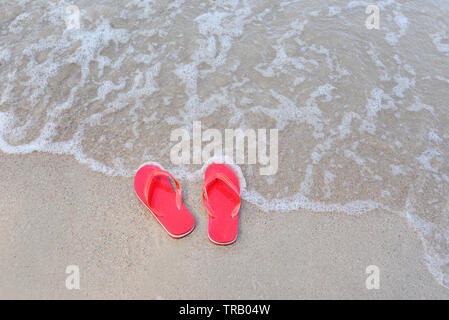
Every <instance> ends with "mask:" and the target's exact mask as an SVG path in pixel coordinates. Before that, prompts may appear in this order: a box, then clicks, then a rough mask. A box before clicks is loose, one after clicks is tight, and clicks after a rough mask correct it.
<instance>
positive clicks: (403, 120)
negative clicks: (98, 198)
mask: <svg viewBox="0 0 449 320" xmlns="http://www.w3.org/2000/svg"><path fill="white" fill-rule="evenodd" d="M73 4H74V5H76V6H77V7H78V8H79V9H80V28H79V29H68V28H67V26H66V22H65V20H64V19H65V18H66V17H67V12H66V8H67V7H68V6H69V5H73ZM369 4H371V3H369V2H365V1H315V0H313V1H312V0H311V1H281V2H275V1H261V0H257V1H256V0H254V1H237V0H232V1H182V0H178V1H171V2H167V1H156V0H154V1H136V0H135V1H113V2H111V1H82V0H80V1H72V2H68V1H40V0H24V1H2V2H1V4H0V33H1V36H0V80H1V83H0V149H1V150H2V151H3V152H6V153H13V154H20V153H23V154H25V153H30V152H33V151H43V152H51V153H61V154H72V155H73V156H74V157H75V158H76V159H77V160H78V161H80V162H81V163H85V164H88V165H89V166H90V167H91V168H92V169H94V170H97V171H101V172H103V173H105V174H108V175H121V176H132V175H133V173H134V171H135V170H136V169H137V168H138V167H139V165H140V164H141V163H143V162H146V161H155V162H159V163H161V164H162V165H163V166H164V167H165V168H167V169H169V170H171V171H173V172H174V173H176V175H177V176H179V177H180V178H189V179H201V177H200V174H199V173H200V172H201V165H183V166H174V165H173V164H172V163H171V162H170V158H169V153H170V148H171V147H172V146H173V143H172V142H170V133H171V132H172V130H174V129H176V128H181V127H185V128H188V129H189V130H190V129H191V126H192V122H193V121H201V123H202V126H203V129H207V128H217V129H225V128H242V129H245V128H254V129H257V128H266V129H271V128H277V129H279V170H278V172H277V174H275V175H272V176H261V175H259V174H258V167H259V166H258V165H242V166H240V168H239V170H241V173H242V174H243V176H244V177H245V181H243V184H244V185H245V186H244V188H243V191H242V197H243V198H244V199H245V200H246V201H248V202H250V203H252V204H254V205H256V206H258V207H259V208H261V209H262V210H266V211H271V212H272V214H276V213H277V212H283V211H298V209H307V210H312V211H316V212H346V213H348V214H362V213H366V212H369V211H371V210H375V209H382V210H384V211H388V212H392V213H396V214H400V215H403V216H404V217H406V218H407V219H408V221H409V222H410V223H411V225H412V226H413V227H414V228H415V230H416V231H417V232H418V234H419V235H420V237H421V239H422V241H423V244H424V246H425V249H426V253H427V256H426V257H425V259H426V262H427V265H428V267H429V270H430V271H431V272H432V274H433V275H434V276H435V277H436V279H437V280H438V281H439V282H440V283H441V284H442V285H444V286H446V287H449V200H448V194H449V164H448V161H447V160H448V158H449V157H448V156H449V145H448V138H449V21H448V19H447V17H448V16H449V2H447V1H445V0H434V1H426V2H425V4H424V3H423V1H406V2H405V1H394V0H390V1H388V0H387V1H381V2H379V3H378V5H379V8H380V30H375V29H373V30H368V29H367V28H366V26H365V20H366V18H367V16H368V15H367V14H365V9H366V7H367V5H369Z"/></svg>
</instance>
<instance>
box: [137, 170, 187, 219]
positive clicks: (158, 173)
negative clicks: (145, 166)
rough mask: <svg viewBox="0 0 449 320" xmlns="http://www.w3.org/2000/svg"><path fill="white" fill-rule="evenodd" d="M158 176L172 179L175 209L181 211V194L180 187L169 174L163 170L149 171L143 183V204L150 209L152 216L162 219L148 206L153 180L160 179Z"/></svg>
mask: <svg viewBox="0 0 449 320" xmlns="http://www.w3.org/2000/svg"><path fill="white" fill-rule="evenodd" d="M160 176H165V177H168V178H170V179H172V180H173V182H174V183H175V187H176V207H177V208H178V210H181V205H182V193H181V186H180V185H179V183H178V181H176V179H175V178H174V177H173V176H172V175H171V174H170V173H169V172H167V171H164V170H157V169H154V170H152V171H151V173H150V174H149V175H148V178H147V181H146V182H145V188H144V195H145V202H146V204H147V205H148V207H150V209H151V210H152V211H153V212H154V214H156V215H157V216H160V217H162V215H161V214H159V213H157V212H156V211H155V210H154V209H153V208H151V206H150V192H151V187H152V186H153V181H154V178H156V177H160Z"/></svg>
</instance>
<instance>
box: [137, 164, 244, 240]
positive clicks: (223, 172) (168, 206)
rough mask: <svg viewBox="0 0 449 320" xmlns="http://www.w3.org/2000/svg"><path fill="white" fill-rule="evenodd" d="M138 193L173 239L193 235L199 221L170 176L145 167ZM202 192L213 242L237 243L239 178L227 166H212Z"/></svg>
mask: <svg viewBox="0 0 449 320" xmlns="http://www.w3.org/2000/svg"><path fill="white" fill-rule="evenodd" d="M134 189H135V191H136V194H137V196H138V197H139V199H140V200H141V201H142V203H143V204H144V205H145V206H146V207H147V208H148V209H149V210H150V212H151V213H152V214H153V215H154V217H155V218H156V220H157V221H158V222H159V224H160V225H161V226H162V227H163V228H164V229H165V231H167V233H168V234H169V235H170V236H171V237H172V238H182V237H185V236H186V235H188V234H189V233H191V232H192V231H193V229H194V228H195V219H194V217H193V215H192V214H191V213H190V211H189V210H188V209H187V208H186V207H185V206H184V204H183V203H182V194H181V187H180V185H179V183H178V181H176V179H175V178H174V177H173V176H172V175H171V174H170V173H169V172H167V171H165V170H162V169H161V168H159V167H158V166H155V165H145V166H143V167H141V168H140V169H139V170H138V171H137V173H136V176H135V178H134ZM202 192H203V203H204V206H205V207H206V209H207V211H208V213H209V240H210V241H211V242H213V243H215V244H218V245H228V244H232V243H234V242H235V240H236V239H237V233H238V215H239V209H240V186H239V179H238V177H237V175H236V174H235V173H234V171H233V170H232V169H231V168H230V167H228V166H227V165H225V164H217V163H214V164H211V165H210V166H209V167H208V168H207V170H206V172H205V174H204V183H203V191H202Z"/></svg>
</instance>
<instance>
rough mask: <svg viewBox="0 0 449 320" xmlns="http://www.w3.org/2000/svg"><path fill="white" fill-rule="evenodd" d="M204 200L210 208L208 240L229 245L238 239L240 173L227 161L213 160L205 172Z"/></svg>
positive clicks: (208, 208) (208, 209)
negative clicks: (236, 172)
mask: <svg viewBox="0 0 449 320" xmlns="http://www.w3.org/2000/svg"><path fill="white" fill-rule="evenodd" d="M203 203H204V206H205V207H206V209H207V211H208V212H209V231H208V233H209V240H210V241H211V242H213V243H215V244H218V245H229V244H232V243H234V242H235V240H236V239H237V233H238V226H239V209H240V186H239V179H238V177H237V175H236V174H235V173H234V171H232V169H231V168H230V167H228V166H227V165H225V164H217V163H214V164H211V165H210V166H209V167H208V168H207V169H206V172H205V174H204V184H203Z"/></svg>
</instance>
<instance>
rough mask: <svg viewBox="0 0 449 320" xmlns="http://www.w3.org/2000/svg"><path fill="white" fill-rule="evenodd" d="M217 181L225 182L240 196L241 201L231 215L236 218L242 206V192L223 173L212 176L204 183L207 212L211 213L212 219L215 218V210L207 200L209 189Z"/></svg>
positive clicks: (204, 199)
mask: <svg viewBox="0 0 449 320" xmlns="http://www.w3.org/2000/svg"><path fill="white" fill-rule="evenodd" d="M215 180H220V181H223V182H224V183H225V184H226V185H227V186H228V187H230V188H231V190H232V191H234V193H235V194H236V195H237V196H238V199H239V201H238V203H237V205H236V206H235V208H234V209H233V210H232V213H231V217H232V218H235V217H236V216H237V215H238V213H239V210H240V205H241V201H240V191H239V190H238V189H237V187H236V186H235V184H234V183H233V182H232V180H231V179H229V178H228V177H227V176H225V175H224V174H223V173H220V172H216V173H215V174H213V175H211V176H210V177H208V178H207V180H205V181H204V184H203V203H204V206H205V207H206V209H207V211H209V215H210V216H211V217H212V218H215V217H216V216H215V215H214V214H213V211H214V210H213V209H212V206H211V205H210V204H209V200H208V199H207V198H206V192H207V187H208V186H209V185H210V184H211V183H212V182H213V181H215Z"/></svg>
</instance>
